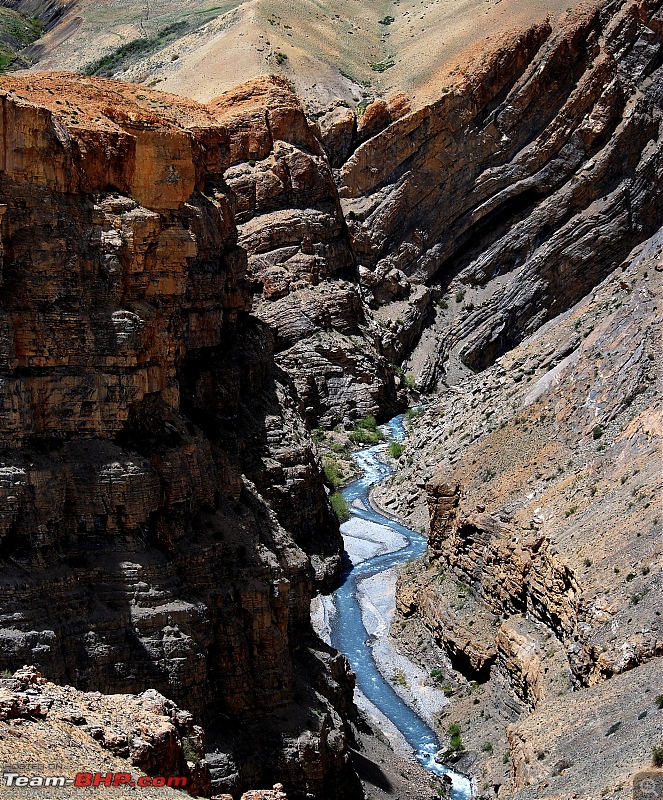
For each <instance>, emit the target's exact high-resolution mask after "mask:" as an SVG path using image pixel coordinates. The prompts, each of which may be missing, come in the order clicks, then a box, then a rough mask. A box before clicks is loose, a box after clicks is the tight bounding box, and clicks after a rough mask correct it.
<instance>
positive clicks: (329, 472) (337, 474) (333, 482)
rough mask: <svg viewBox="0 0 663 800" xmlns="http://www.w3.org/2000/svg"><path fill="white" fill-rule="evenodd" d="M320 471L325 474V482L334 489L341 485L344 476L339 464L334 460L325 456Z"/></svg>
mask: <svg viewBox="0 0 663 800" xmlns="http://www.w3.org/2000/svg"><path fill="white" fill-rule="evenodd" d="M322 471H323V472H324V474H325V480H326V481H327V483H328V484H329V485H330V486H332V487H333V488H334V489H335V488H336V487H337V486H340V485H341V484H342V483H343V479H344V477H345V476H344V475H343V470H342V469H341V467H340V465H339V463H338V462H337V461H336V459H334V458H331V457H330V456H325V457H324V458H323V459H322Z"/></svg>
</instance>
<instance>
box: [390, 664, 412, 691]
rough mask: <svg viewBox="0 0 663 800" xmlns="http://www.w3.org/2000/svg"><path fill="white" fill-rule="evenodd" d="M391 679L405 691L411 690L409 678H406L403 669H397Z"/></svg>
mask: <svg viewBox="0 0 663 800" xmlns="http://www.w3.org/2000/svg"><path fill="white" fill-rule="evenodd" d="M391 679H392V681H393V682H394V683H395V684H397V685H398V686H402V687H403V688H404V689H409V688H410V684H409V683H408V682H407V678H406V677H405V673H404V672H403V670H402V669H395V670H394V674H393V675H392V676H391Z"/></svg>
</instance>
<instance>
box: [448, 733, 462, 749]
mask: <svg viewBox="0 0 663 800" xmlns="http://www.w3.org/2000/svg"><path fill="white" fill-rule="evenodd" d="M449 747H450V748H451V749H452V750H453V751H454V752H458V751H459V750H462V749H463V740H462V738H461V736H460V734H459V733H455V734H454V735H453V736H452V737H451V740H450V741H449Z"/></svg>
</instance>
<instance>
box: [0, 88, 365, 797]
mask: <svg viewBox="0 0 663 800" xmlns="http://www.w3.org/2000/svg"><path fill="white" fill-rule="evenodd" d="M28 85H30V88H28ZM137 93H138V94H140V90H138V92H137V91H136V88H135V87H129V86H127V85H122V84H115V83H112V82H104V81H100V80H97V81H86V82H81V80H80V78H77V77H72V76H65V75H60V76H56V77H52V76H49V77H43V78H39V79H35V78H30V79H28V80H20V79H18V80H11V81H10V80H7V81H5V83H4V88H3V91H2V96H1V103H2V106H1V108H2V123H3V124H2V131H3V148H2V165H1V166H2V172H1V174H0V198H1V201H2V205H1V206H0V209H1V210H2V270H1V272H0V280H1V282H2V289H3V292H2V301H1V307H0V330H1V332H2V333H1V336H0V342H1V345H0V347H1V350H0V369H1V370H2V380H1V383H0V386H1V393H2V394H1V400H0V403H1V407H2V419H3V425H2V430H1V431H0V446H1V447H2V452H1V455H0V497H1V500H0V504H1V505H0V540H1V548H2V549H1V556H2V559H3V568H2V590H1V593H0V597H1V607H0V614H1V615H2V633H1V635H0V639H1V645H0V660H1V661H2V664H3V666H8V667H11V666H14V665H17V664H22V663H34V664H36V665H38V667H39V668H40V669H41V670H42V671H43V672H44V673H46V674H48V676H49V678H51V679H54V680H57V681H59V682H63V683H71V684H75V685H76V686H78V687H80V688H82V689H96V690H101V691H103V692H106V693H109V692H140V691H142V690H143V689H145V688H147V687H153V688H156V689H157V690H159V691H161V692H163V693H164V694H165V695H166V696H168V697H171V698H173V699H174V700H176V701H178V702H180V703H181V704H182V705H183V706H186V707H187V708H188V709H190V710H191V711H192V712H194V713H195V714H196V715H197V716H198V717H199V718H200V719H201V720H202V721H205V722H206V723H207V724H208V728H209V730H208V735H209V736H210V737H212V740H213V741H216V744H217V745H218V747H217V749H218V753H217V757H216V760H212V761H211V762H210V766H211V770H212V778H213V780H214V782H215V786H217V787H218V788H220V789H223V788H226V789H232V790H233V791H234V790H238V789H241V788H242V787H249V786H255V785H265V784H267V785H269V782H270V781H272V782H273V780H274V779H278V778H282V779H283V780H285V781H286V782H287V783H288V785H289V786H290V787H293V788H294V789H295V795H294V796H297V794H296V792H297V791H299V792H306V791H309V792H312V793H314V794H318V793H325V796H329V797H338V798H339V799H340V798H341V797H346V796H354V793H355V792H356V786H357V784H356V782H355V779H354V776H353V773H352V772H351V770H350V768H349V766H348V761H347V752H346V742H345V733H344V723H343V721H342V720H341V718H340V716H339V712H340V713H343V714H344V715H347V714H348V713H349V710H350V704H351V699H350V698H351V690H352V676H351V673H349V670H348V668H347V664H346V662H345V660H344V659H343V658H342V657H340V656H338V655H337V654H336V653H334V652H333V651H331V650H329V649H328V648H325V647H324V646H322V645H321V643H320V642H319V641H317V639H316V638H315V637H314V636H313V634H312V632H311V630H310V623H309V603H310V598H311V594H312V592H313V591H314V589H316V588H317V589H319V588H323V587H330V586H331V585H332V584H333V582H334V581H335V579H336V577H337V575H338V572H339V569H340V556H341V539H340V536H339V533H338V523H337V521H336V519H335V517H334V516H333V515H332V513H331V509H330V507H329V503H328V501H327V497H326V494H325V490H324V487H323V484H322V480H321V473H320V469H319V464H318V460H317V454H316V452H315V449H314V446H313V444H312V442H311V439H310V437H309V434H308V432H307V431H306V429H305V427H304V425H303V422H302V420H301V417H300V416H299V414H298V413H297V411H296V405H297V401H296V397H295V395H294V390H293V387H292V384H291V382H290V381H289V379H288V377H287V375H286V374H285V373H283V372H282V371H281V370H279V369H278V368H276V367H275V364H274V355H273V335H272V334H271V332H270V331H269V330H268V328H267V326H266V325H265V324H264V323H261V322H260V321H259V320H257V319H256V318H254V317H251V316H249V314H248V310H249V308H250V305H251V298H250V294H249V291H248V283H247V281H246V267H247V261H246V254H245V251H244V250H242V249H241V248H239V247H238V245H237V238H238V234H237V229H236V226H235V220H234V215H233V210H232V202H231V198H230V195H229V193H228V190H227V188H226V187H225V185H224V183H223V180H222V178H221V174H222V171H223V168H224V166H227V164H228V163H230V162H231V161H232V159H233V158H236V157H237V154H236V152H235V151H237V152H241V151H242V148H243V147H244V146H245V143H244V140H243V138H242V132H241V131H240V130H233V129H231V128H230V127H228V126H227V125H224V124H223V122H222V121H221V116H222V114H221V112H218V113H219V118H218V119H217V117H215V114H216V113H217V110H216V109H214V108H209V109H206V108H204V107H202V106H197V105H196V104H193V103H191V104H187V103H186V102H183V103H181V104H180V105H177V104H176V103H175V102H173V101H174V99H173V98H169V97H166V96H157V95H150V96H149V97H147V96H145V95H143V96H142V99H138V98H137V97H136V94H137ZM28 96H29V97H30V98H31V99H28ZM60 107H62V108H60ZM283 114H284V116H283V120H284V121H283V124H284V125H285V126H287V127H288V130H292V134H293V138H295V140H296V137H297V128H296V125H291V122H290V121H289V120H288V118H287V108H286V109H285V110H284V112H283ZM295 122H296V120H295ZM278 123H279V118H278V115H275V118H274V119H273V120H272V126H271V129H272V130H275V128H276V127H277V125H278ZM251 130H252V134H255V135H256V136H259V135H260V130H259V129H256V130H255V131H254V130H253V129H251ZM251 146H252V145H251ZM313 708H320V709H323V711H324V713H322V714H321V715H316V714H315V713H313V711H312V709H313ZM336 708H338V711H337V710H336ZM219 715H223V716H222V719H223V720H225V722H224V724H223V726H222V727H221V726H219V725H217V720H218V719H219ZM282 719H286V720H287V722H286V723H283V721H282ZM240 727H241V733H240V732H239V730H238V729H239V728H240ZM240 739H241V743H242V747H243V750H240V751H239V752H237V751H236V748H237V746H238V744H239V742H240ZM323 743H324V744H323ZM220 745H223V746H224V747H225V749H221V747H220ZM242 753H244V755H243V754H242ZM246 753H250V754H251V755H250V757H247V756H246V755H245V754H246Z"/></svg>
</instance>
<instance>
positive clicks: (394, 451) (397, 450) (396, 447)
mask: <svg viewBox="0 0 663 800" xmlns="http://www.w3.org/2000/svg"><path fill="white" fill-rule="evenodd" d="M403 449H404V448H403V445H402V444H401V443H400V442H399V441H398V440H397V439H391V440H390V441H389V444H388V445H387V452H388V453H389V455H390V456H391V457H392V458H400V457H401V456H402V455H403Z"/></svg>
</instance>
